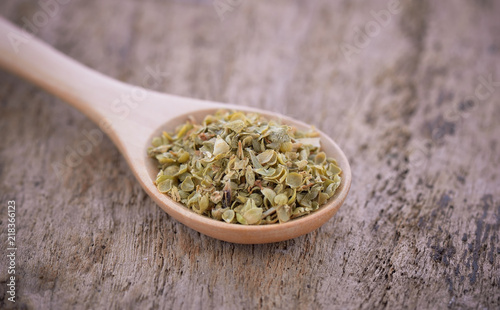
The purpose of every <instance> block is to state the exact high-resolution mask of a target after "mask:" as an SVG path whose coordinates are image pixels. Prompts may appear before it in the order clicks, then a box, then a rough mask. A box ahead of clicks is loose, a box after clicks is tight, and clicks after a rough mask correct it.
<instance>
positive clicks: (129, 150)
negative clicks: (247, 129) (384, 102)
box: [0, 18, 351, 243]
mask: <svg viewBox="0 0 500 310" xmlns="http://www.w3.org/2000/svg"><path fill="white" fill-rule="evenodd" d="M0 66H1V67H3V68H5V69H6V70H9V71H11V72H12V73H14V74H17V75H19V76H21V77H23V78H25V79H27V80H29V81H31V82H33V83H34V84H36V85H38V86H40V87H41V88H43V89H45V90H46V91H48V92H50V93H52V94H54V95H56V96H57V97H59V98H61V99H62V100H64V101H66V102H68V103H69V104H70V105H72V106H73V107H75V108H77V109H78V110H80V111H81V112H82V113H83V114H85V115H87V116H88V117H89V118H90V119H91V120H92V121H94V122H95V123H96V124H98V125H99V126H100V128H101V129H102V130H103V131H104V132H106V133H107V134H108V136H109V137H110V138H111V140H112V141H113V142H114V143H115V144H116V146H117V147H118V149H119V150H120V152H121V153H122V154H123V156H124V157H125V159H126V160H127V162H128V164H129V166H130V168H132V171H133V172H134V175H135V177H136V178H137V180H138V181H139V183H140V184H141V186H142V187H143V188H144V190H145V191H146V193H148V195H149V196H151V198H153V200H154V201H155V202H156V203H157V204H158V205H159V206H160V207H161V208H162V209H163V210H164V211H165V212H167V213H168V214H169V215H170V216H172V217H173V218H175V219H176V220H178V221H179V222H181V223H183V224H185V225H187V226H189V227H191V228H192V229H195V230H197V231H199V232H201V233H203V234H205V235H208V236H211V237H214V238H217V239H220V240H225V241H229V242H235V243H268V242H277V241H282V240H287V239H291V238H295V237H298V236H301V235H303V234H306V233H309V232H311V231H313V230H315V229H316V228H318V227H320V226H321V225H323V224H324V223H325V222H326V221H328V219H330V218H331V217H332V216H333V215H334V214H335V213H336V212H337V210H338V209H339V208H340V206H341V205H342V203H343V202H344V200H345V198H346V196H347V193H348V192H349V187H350V185H351V169H350V167H349V162H348V161H347V158H346V156H345V155H344V153H343V152H342V150H341V149H340V148H339V147H338V146H337V144H335V142H333V141H332V139H330V138H329V137H328V136H327V135H325V134H324V133H323V132H320V137H321V145H322V148H323V150H324V151H325V152H326V154H328V156H331V157H334V158H335V159H336V160H337V161H338V164H339V165H340V167H341V168H342V170H343V173H342V182H341V185H340V187H339V188H338V189H337V192H336V194H335V195H334V197H332V198H331V199H330V200H329V201H328V202H327V203H326V204H325V205H323V206H322V207H321V208H320V209H319V210H318V211H316V212H314V213H312V214H310V215H307V216H304V217H301V218H298V219H295V220H292V221H290V222H287V223H284V224H271V225H261V226H246V225H239V224H228V223H225V222H222V221H216V220H213V219H210V218H208V217H205V216H201V215H198V214H196V213H194V212H192V211H190V210H189V209H187V208H186V207H184V206H183V205H181V204H179V203H176V202H174V201H173V200H171V199H170V198H169V197H168V196H167V195H165V194H162V193H160V192H159V191H158V190H157V188H156V186H155V185H154V184H153V182H154V180H155V178H156V174H157V172H158V169H157V167H156V164H155V162H154V160H153V159H151V158H149V157H148V156H147V155H146V150H147V148H148V147H149V146H150V144H151V139H152V137H153V136H158V135H160V133H161V132H162V131H163V130H168V131H172V130H173V129H174V128H175V126H177V125H179V124H181V123H183V122H185V120H186V119H187V117H188V116H190V115H191V116H193V117H194V118H195V119H197V120H199V121H201V120H202V119H203V117H204V116H205V115H206V114H209V113H213V112H215V111H216V110H218V109H221V108H224V109H235V110H240V111H252V112H258V113H261V114H262V115H265V116H267V117H268V118H274V119H280V120H282V122H283V123H287V124H290V125H293V126H296V127H298V128H309V126H308V125H306V124H304V123H302V122H300V121H297V120H294V119H291V118H288V117H285V116H282V115H280V114H276V113H272V112H269V111H263V110H259V109H254V108H250V107H243V106H236V105H231V104H223V103H218V102H208V101H201V100H196V99H190V98H184V97H178V96H172V95H167V94H161V93H158V92H154V91H149V90H145V89H143V88H140V87H136V86H133V85H128V84H125V83H122V82H120V81H117V80H114V79H111V78H109V77H107V76H104V75H102V74H101V73H99V72H96V71H94V70H91V69H89V68H87V67H85V66H83V65H81V64H79V63H78V62H76V61H74V60H72V59H70V58H69V57H67V56H65V55H63V54H61V53H60V52H58V51H56V50H55V49H53V48H52V47H50V46H49V45H47V44H45V43H43V42H42V41H40V40H37V39H36V38H34V37H32V36H31V35H30V34H28V33H26V32H25V31H23V30H21V29H19V28H17V27H15V26H14V25H12V24H11V23H9V22H8V21H6V20H4V19H2V18H0Z"/></svg>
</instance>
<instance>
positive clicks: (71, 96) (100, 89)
mask: <svg viewBox="0 0 500 310" xmlns="http://www.w3.org/2000/svg"><path fill="white" fill-rule="evenodd" d="M0 67H2V68H4V69H6V70H8V71H11V72H12V73H14V74H16V75H18V76H20V77H23V78H25V79H27V80H29V81H31V82H33V83H34V84H36V85H38V86H40V87H41V88H43V89H45V90H47V91H48V92H50V93H52V94H54V95H55V96H57V97H59V98H61V99H63V100H64V101H66V102H68V103H69V104H71V105H72V106H73V107H75V108H77V109H78V110H80V111H81V112H82V113H84V114H85V115H87V116H88V117H89V118H90V119H92V120H93V121H94V122H95V123H97V124H99V123H100V121H102V119H103V118H105V117H107V116H112V114H113V113H112V112H111V111H110V107H109V104H108V103H109V102H111V101H112V100H113V99H115V98H116V97H117V96H119V94H120V93H123V92H124V91H125V90H126V89H129V88H130V87H131V86H129V85H127V84H125V83H122V82H119V81H116V80H113V79H111V78H109V77H107V76H105V75H103V74H101V73H99V72H97V71H94V70H92V69H90V68H88V67H86V66H84V65H82V64H80V63H78V62H76V61H74V60H73V59H71V58H69V57H67V56H66V55H64V54H62V53H60V52H58V51H57V50H55V49H54V48H52V47H51V46H49V45H47V44H46V43H44V42H42V41H40V40H39V39H37V38H36V37H35V36H34V35H32V34H30V33H29V32H28V31H26V30H22V29H19V28H18V27H16V26H14V25H13V24H11V23H10V22H8V21H7V20H5V19H4V18H2V17H0Z"/></svg>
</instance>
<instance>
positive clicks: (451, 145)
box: [0, 0, 500, 309]
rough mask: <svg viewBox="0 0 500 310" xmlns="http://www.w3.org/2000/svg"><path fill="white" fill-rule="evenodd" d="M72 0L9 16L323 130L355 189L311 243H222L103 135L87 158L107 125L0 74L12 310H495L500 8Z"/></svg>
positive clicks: (169, 83) (130, 73)
mask: <svg viewBox="0 0 500 310" xmlns="http://www.w3.org/2000/svg"><path fill="white" fill-rule="evenodd" d="M58 1H59V2H58ZM58 1H56V0H50V1H47V0H43V1H41V2H40V3H52V4H51V5H47V6H43V5H41V4H39V3H38V1H14V0H8V1H2V2H1V3H0V15H2V16H3V17H5V18H6V19H9V20H10V21H12V22H14V23H16V24H17V25H19V26H26V27H27V28H28V30H30V29H31V30H30V31H35V32H36V34H35V35H36V36H37V37H39V38H41V39H42V40H44V41H46V42H48V43H49V44H51V45H53V46H54V47H55V48H57V49H58V50H60V51H62V52H63V53H65V54H67V55H69V56H70V57H72V58H74V59H76V60H78V61H80V62H82V63H84V64H85V65H87V66H89V67H91V68H94V69H96V70H98V71H100V72H102V73H104V74H107V75H109V76H111V77H114V78H116V79H119V80H122V81H125V82H128V83H131V84H136V85H140V86H144V87H147V88H152V89H154V90H158V91H162V92H166V93H171V94H176V95H181V96H188V97H195V98H201V99H208V100H213V101H221V102H232V103H235V104H238V105H248V106H254V107H259V108H265V109H269V110H272V111H276V112H280V113H283V114H286V115H289V116H291V117H294V118H297V119H299V120H302V121H305V122H308V123H310V124H314V125H316V127H318V128H320V129H321V130H323V131H325V132H326V133H327V134H329V135H330V136H332V137H333V138H334V139H335V140H336V141H337V143H338V144H339V145H340V146H341V147H342V148H343V149H344V151H345V153H346V155H347V156H348V158H349V160H350V163H351V167H352V171H353V183H352V188H351V192H350V194H349V196H348V199H347V200H346V203H345V204H344V205H343V206H342V208H341V209H340V211H339V212H338V213H337V215H336V216H335V217H334V218H333V219H331V220H330V221H329V222H327V223H326V224H325V225H324V226H323V227H321V228H320V229H318V230H316V231H314V232H312V233H310V234H308V235H305V236H302V237H299V238H296V239H294V240H289V241H286V242H280V243H275V244H265V245H238V244H230V243H225V242H221V241H218V240H214V239H212V238H209V237H206V236H204V235H201V234H199V233H197V232H196V231H194V230H191V229H189V228H187V227H185V226H184V225H182V224H180V223H178V222H177V221H175V220H174V219H172V218H171V217H169V216H168V215H167V214H166V213H164V212H163V211H162V210H161V209H160V208H158V207H157V206H156V205H155V203H154V202H153V201H152V200H151V199H150V198H149V197H148V196H147V195H146V194H145V193H144V191H143V190H142V189H141V187H140V186H139V184H138V182H136V180H135V179H134V177H133V175H132V173H131V171H130V169H129V168H128V166H127V164H126V162H125V160H124V159H123V158H122V157H121V155H120V153H119V152H118V150H117V149H116V147H115V146H114V145H113V144H112V143H111V141H110V140H109V139H108V138H104V139H103V140H102V141H101V142H99V143H97V144H96V145H94V146H93V147H92V149H91V151H90V152H84V153H82V149H83V147H82V141H88V138H87V136H86V132H89V131H92V130H96V129H97V128H98V127H97V126H96V125H95V124H93V123H92V122H91V121H89V120H88V119H87V118H86V117H84V116H83V115H82V114H81V113H80V112H78V111H76V110H75V109H73V108H71V107H69V106H67V105H66V104H65V103H63V102H62V101H60V100H59V99H56V98H54V97H53V96H51V95H50V94H47V93H45V92H44V91H42V90H40V89H39V88H37V87H35V86H33V85H31V84H29V83H28V82H25V81H23V80H21V79H20V78H17V77H14V76H12V75H11V74H9V73H7V72H4V71H2V72H0V205H1V207H0V210H1V214H0V219H1V229H2V230H1V240H0V241H1V242H0V251H1V253H2V256H1V257H2V258H1V259H0V266H1V269H0V283H1V286H0V308H16V307H17V308H20V309H31V308H33V309H71V308H75V309H85V308H88V309H100V308H110V309H127V308H129V309H149V308H151V309H170V308H172V309H238V308H243V309H272V308H281V309H335V308H337V309H345V308H347V309H357V308H363V309H374V308H392V309H394V308H410V309H413V308H421V309H426V308H436V309H437V308H441V309H443V308H448V307H450V308H453V309H463V308H481V309H483V308H484V309H498V308H499V307H500V287H499V286H500V267H499V261H500V243H499V238H500V231H499V228H500V175H499V172H500V169H499V166H500V145H499V142H500V140H499V139H500V125H499V120H500V105H499V101H498V98H499V95H500V18H499V16H500V2H498V1H457V2H453V5H452V4H449V5H446V4H442V3H441V2H439V3H437V1H412V2H409V1H402V2H401V3H400V2H399V1H395V2H394V0H380V1H370V2H369V3H367V2H365V1H326V0H325V1H307V2H306V1H252V2H250V1H248V2H246V1H245V2H243V1H236V0H216V1H212V0H207V1H201V0H191V1H123V0H122V1H118V0H113V1H98V0H93V1H76V0H74V1H69V0H65V1H62V0H58ZM19 48H29V42H27V43H22V44H21V45H20V46H19ZM96 91H99V90H98V89H96ZM78 152H80V153H78ZM9 200H15V203H16V206H17V209H16V220H17V221H16V228H17V231H16V234H17V235H16V237H17V239H16V245H17V252H16V303H15V304H12V303H11V302H10V301H8V300H7V298H8V297H9V295H8V293H7V282H8V274H7V264H8V258H7V256H6V254H4V253H7V247H8V245H7V202H8V201H9Z"/></svg>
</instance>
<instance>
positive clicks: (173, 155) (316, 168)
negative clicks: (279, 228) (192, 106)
mask: <svg viewBox="0 0 500 310" xmlns="http://www.w3.org/2000/svg"><path fill="white" fill-rule="evenodd" d="M152 145H153V146H152V147H150V148H149V149H148V155H149V156H150V157H153V158H156V160H157V161H158V163H159V168H160V172H159V173H158V175H157V177H156V182H155V184H156V187H157V188H158V190H159V191H160V192H162V193H165V194H168V195H169V196H170V197H171V198H172V199H173V200H175V201H179V202H181V203H183V204H184V205H185V206H187V207H188V208H189V209H191V210H193V211H194V212H196V213H198V214H202V215H205V216H208V217H211V218H213V219H217V220H224V221H226V222H228V223H240V224H248V225H252V224H271V223H277V222H280V223H284V222H287V221H289V220H290V219H294V218H297V217H300V216H303V215H306V214H309V213H311V212H313V211H315V210H317V209H318V208H319V206H321V205H322V204H324V203H325V202H326V201H327V200H328V199H329V198H330V197H332V196H333V194H334V193H335V191H336V189H337V188H338V186H339V185H340V180H341V178H340V175H341V173H342V171H341V169H340V168H339V166H338V165H337V163H336V161H335V160H334V159H333V158H327V156H326V155H325V153H324V152H321V151H320V142H319V137H318V133H317V132H315V131H314V130H309V131H299V130H297V129H296V128H294V127H290V126H287V125H280V124H278V123H276V122H275V121H272V120H271V121H268V120H266V119H265V118H263V117H262V116H260V115H258V114H252V113H249V114H245V113H242V112H227V111H222V110H221V111H218V112H217V113H215V115H208V116H206V117H205V119H204V120H203V123H202V124H201V125H199V124H195V122H194V121H193V120H189V121H187V122H186V123H185V124H183V125H181V126H179V127H178V128H177V129H176V130H175V134H174V135H170V134H168V133H167V132H163V134H162V136H160V137H155V138H154V139H153V142H152Z"/></svg>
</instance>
